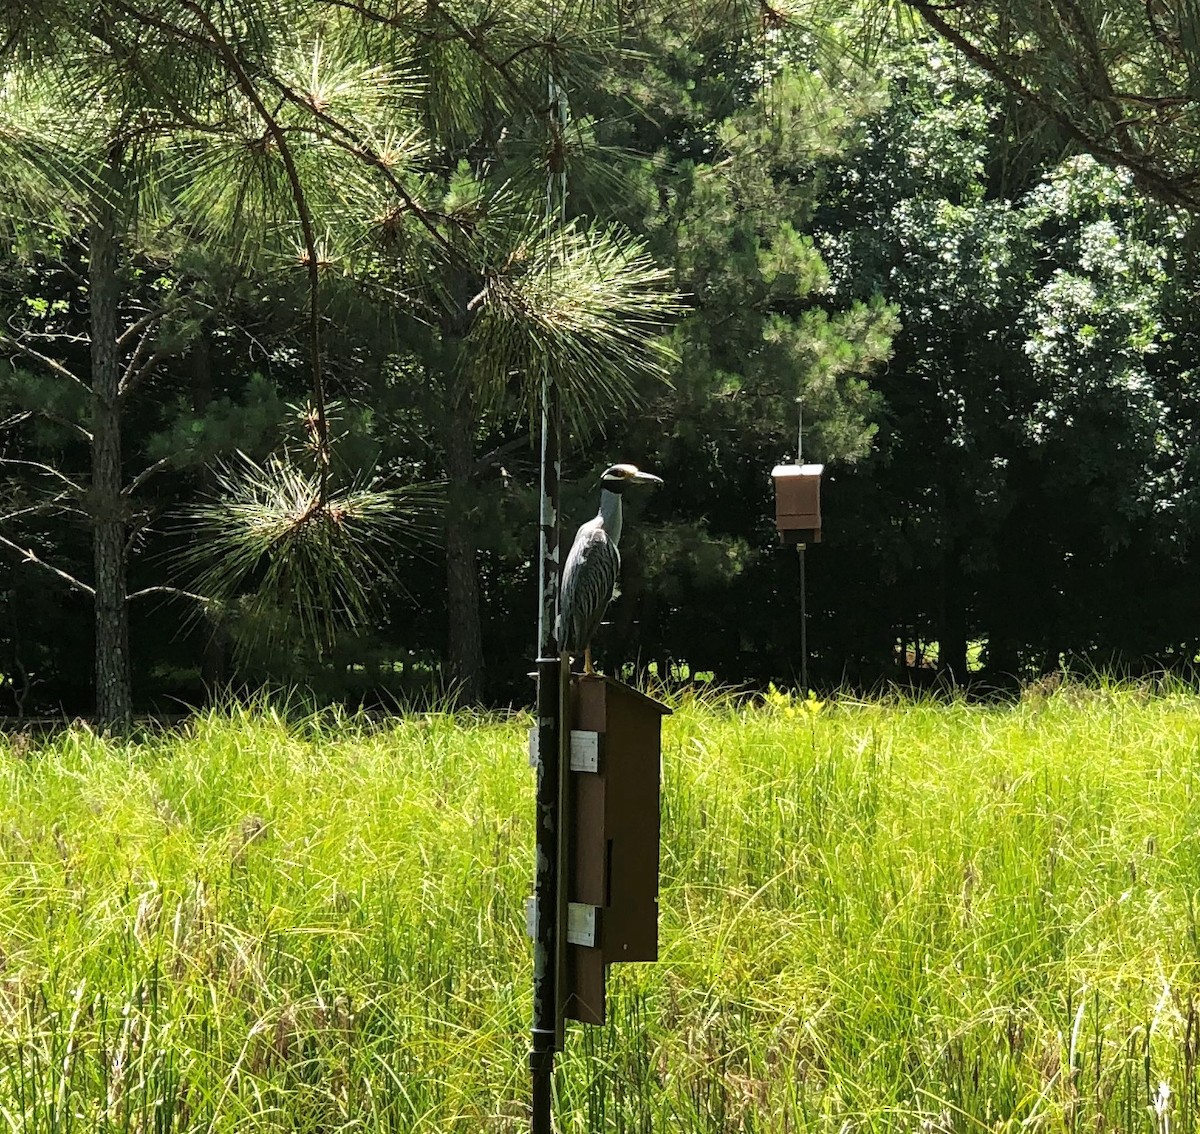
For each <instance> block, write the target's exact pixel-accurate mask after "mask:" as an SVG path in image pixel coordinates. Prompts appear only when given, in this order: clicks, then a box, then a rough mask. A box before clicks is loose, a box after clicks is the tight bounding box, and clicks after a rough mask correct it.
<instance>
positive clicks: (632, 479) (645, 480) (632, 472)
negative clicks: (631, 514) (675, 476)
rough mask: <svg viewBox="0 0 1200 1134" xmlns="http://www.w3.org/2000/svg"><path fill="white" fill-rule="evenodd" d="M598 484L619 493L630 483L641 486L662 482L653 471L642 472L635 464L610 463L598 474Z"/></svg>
mask: <svg viewBox="0 0 1200 1134" xmlns="http://www.w3.org/2000/svg"><path fill="white" fill-rule="evenodd" d="M600 484H601V486H602V487H603V488H605V489H607V490H608V491H609V492H615V493H617V494H618V495H620V494H621V493H622V492H624V491H625V489H626V488H629V487H630V486H631V485H632V486H636V487H643V486H645V485H647V484H662V480H661V478H659V477H657V476H655V475H654V474H653V473H648V472H642V470H641V469H639V468H638V467H637V465H610V466H609V467H608V468H606V469H605V470H604V472H602V473H601V474H600Z"/></svg>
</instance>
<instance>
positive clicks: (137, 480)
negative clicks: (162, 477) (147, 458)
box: [121, 456, 175, 496]
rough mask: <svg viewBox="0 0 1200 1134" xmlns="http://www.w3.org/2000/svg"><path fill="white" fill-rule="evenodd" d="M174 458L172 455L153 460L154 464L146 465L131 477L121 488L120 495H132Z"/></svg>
mask: <svg viewBox="0 0 1200 1134" xmlns="http://www.w3.org/2000/svg"><path fill="white" fill-rule="evenodd" d="M174 459H175V458H174V457H173V456H171V457H160V458H159V459H158V460H157V461H155V462H154V464H152V465H147V466H146V467H145V468H144V469H142V471H141V472H140V473H138V474H137V476H135V477H134V478H133V480H131V481H130V482H129V483H128V484H127V485H126V486H125V487H124V488H123V489H121V495H122V496H132V495H133V494H134V493H135V492H137V490H138V489H139V488H141V487H142V485H143V484H145V483H146V481H148V480H149V479H150V478H151V477H152V476H155V475H156V474H157V473H160V472H162V470H163V469H165V468H167V467H168V466H169V465H170V464H171V462H172V461H173V460H174Z"/></svg>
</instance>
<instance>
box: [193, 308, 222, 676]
mask: <svg viewBox="0 0 1200 1134" xmlns="http://www.w3.org/2000/svg"><path fill="white" fill-rule="evenodd" d="M191 380H192V412H193V413H194V414H195V415H196V416H197V417H198V418H199V417H203V416H204V412H205V410H207V409H208V406H209V403H210V402H211V401H212V345H211V343H210V340H209V333H208V329H207V328H206V327H201V328H200V333H199V334H198V335H197V336H196V341H195V342H194V343H193V344H192V350H191ZM200 484H201V486H202V487H203V488H204V489H205V490H206V491H207V490H210V489H211V488H212V485H213V475H212V473H211V471H210V470H209V469H207V468H205V469H204V470H203V471H202V472H201V473H200ZM204 625H205V626H207V627H208V630H209V633H208V637H207V638H206V639H205V640H204V652H203V654H202V655H201V657H200V681H201V684H203V686H204V688H205V691H206V693H207V694H208V696H209V697H210V698H211V697H213V696H214V694H215V693H216V691H217V690H219V689H221V688H222V687H224V685H225V683H226V681H227V680H228V674H227V673H226V664H225V637H226V634H225V628H224V627H223V626H222V625H221V622H220V621H219V620H218V619H217V618H214V617H211V616H209V615H207V614H206V615H205V617H204Z"/></svg>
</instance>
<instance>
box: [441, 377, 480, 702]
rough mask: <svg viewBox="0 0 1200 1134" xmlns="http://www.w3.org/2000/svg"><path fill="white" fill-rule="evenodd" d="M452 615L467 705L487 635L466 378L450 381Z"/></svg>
mask: <svg viewBox="0 0 1200 1134" xmlns="http://www.w3.org/2000/svg"><path fill="white" fill-rule="evenodd" d="M447 394H448V396H447V406H446V411H447V429H446V479H447V490H448V495H449V501H448V512H447V524H446V613H447V616H448V618H449V640H448V643H447V649H448V654H449V663H450V677H451V680H452V681H453V682H454V685H455V688H456V690H457V691H458V694H459V696H461V697H462V698H463V699H464V700H466V701H477V700H479V698H480V697H481V696H482V693H483V630H482V627H481V625H480V617H479V574H478V572H479V566H478V562H477V555H476V546H475V525H474V523H473V521H472V520H471V517H470V513H471V507H472V504H473V500H472V496H473V492H472V489H471V477H472V474H473V472H474V469H475V445H474V440H473V437H474V429H475V412H474V400H473V399H472V397H471V391H470V389H469V388H468V386H467V382H466V379H465V378H462V377H459V376H447Z"/></svg>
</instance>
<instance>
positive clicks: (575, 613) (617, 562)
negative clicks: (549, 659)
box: [559, 524, 621, 656]
mask: <svg viewBox="0 0 1200 1134" xmlns="http://www.w3.org/2000/svg"><path fill="white" fill-rule="evenodd" d="M620 574H621V555H620V553H619V552H618V551H617V547H616V544H614V543H613V542H612V540H610V539H609V538H608V536H607V534H606V533H605V531H604V529H603V528H602V527H600V526H599V525H594V526H593V524H584V526H583V527H581V528H580V529H579V533H578V534H577V535H576V536H575V542H574V543H573V544H572V545H571V552H570V554H569V555H568V556H567V563H566V566H565V567H564V568H563V585H562V613H561V617H560V623H559V625H560V633H559V646H560V648H561V649H563V650H566V651H567V652H568V653H570V654H574V655H576V656H578V655H579V654H581V653H583V651H584V649H585V648H586V647H587V645H588V644H589V643H590V642H591V640H592V635H593V634H595V633H596V631H597V629H599V626H600V622H601V620H602V619H603V618H604V611H605V610H606V609H607V607H608V604H609V602H610V601H611V600H612V597H613V591H614V590H616V586H617V580H618V579H619V578H620Z"/></svg>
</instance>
